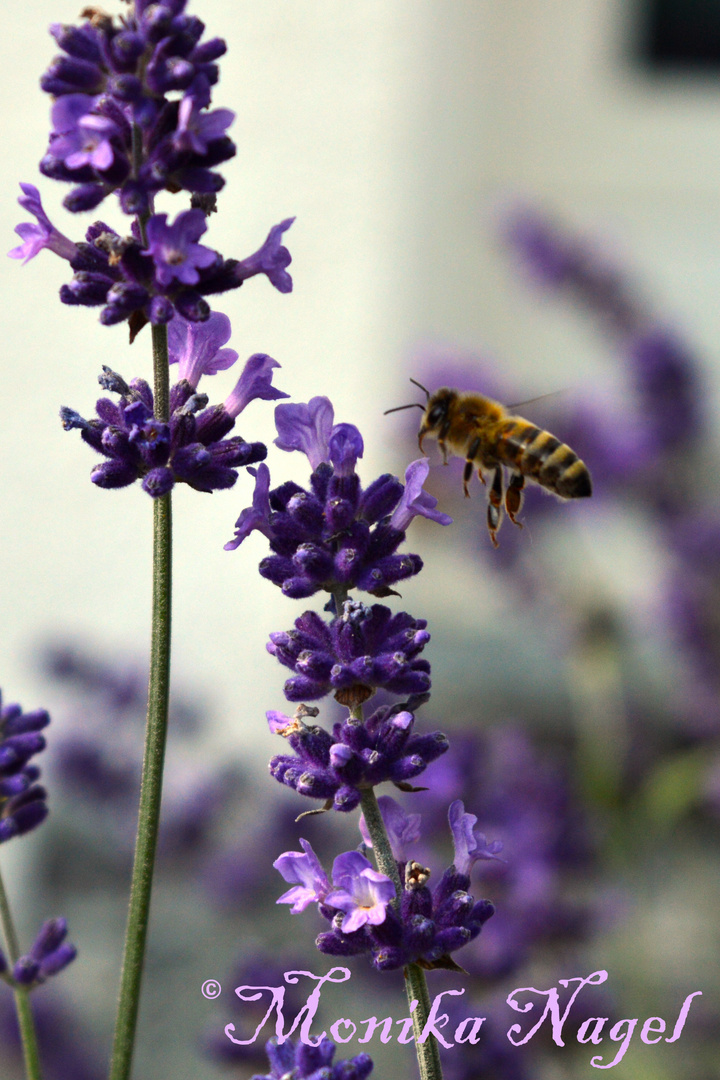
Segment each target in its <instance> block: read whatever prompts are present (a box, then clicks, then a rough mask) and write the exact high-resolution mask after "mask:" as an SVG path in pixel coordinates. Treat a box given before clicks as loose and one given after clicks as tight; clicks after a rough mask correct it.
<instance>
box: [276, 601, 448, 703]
mask: <svg viewBox="0 0 720 1080" xmlns="http://www.w3.org/2000/svg"><path fill="white" fill-rule="evenodd" d="M426 626H427V622H426V621H425V619H413V618H412V617H411V616H410V615H408V614H407V613H406V612H404V611H401V612H399V613H397V614H395V615H393V613H392V612H391V611H390V609H389V608H386V607H384V606H383V605H382V604H373V605H372V607H366V605H365V604H362V603H360V602H358V601H352V600H346V601H345V602H344V604H343V609H342V614H341V615H339V616H337V617H336V618H334V619H333V620H332V621H331V622H330V623H329V624H328V623H325V622H324V621H323V619H321V618H320V616H319V615H317V614H316V612H314V611H306V612H305V613H304V614H303V615H301V616H300V617H299V618H298V619H296V620H295V629H294V630H290V631H289V632H287V633H273V634H271V635H270V642H269V644H268V645H267V650H268V652H269V653H271V654H272V655H273V656H275V657H276V658H277V659H278V660H279V661H280V663H281V664H284V665H285V666H286V667H289V668H291V669H292V670H293V671H294V672H295V677H294V678H292V679H288V681H287V682H286V683H285V697H286V698H287V699H288V701H301V700H304V701H314V700H316V699H317V698H321V697H324V696H325V695H326V694H328V693H330V692H334V693H335V697H336V699H337V700H338V701H339V702H340V703H341V704H343V705H344V704H348V703H349V702H350V701H352V702H354V703H359V702H361V701H364V700H367V698H369V697H371V696H372V694H373V693H374V692H375V690H377V689H378V688H380V687H382V688H384V689H386V690H389V691H390V692H391V693H394V694H423V693H425V692H426V691H427V690H429V689H430V664H429V663H428V662H427V660H419V659H417V656H418V654H419V653H420V652H422V650H423V648H424V647H425V645H426V644H427V642H428V641H429V640H430V635H429V634H428V632H427V630H426V629H425V628H426Z"/></svg>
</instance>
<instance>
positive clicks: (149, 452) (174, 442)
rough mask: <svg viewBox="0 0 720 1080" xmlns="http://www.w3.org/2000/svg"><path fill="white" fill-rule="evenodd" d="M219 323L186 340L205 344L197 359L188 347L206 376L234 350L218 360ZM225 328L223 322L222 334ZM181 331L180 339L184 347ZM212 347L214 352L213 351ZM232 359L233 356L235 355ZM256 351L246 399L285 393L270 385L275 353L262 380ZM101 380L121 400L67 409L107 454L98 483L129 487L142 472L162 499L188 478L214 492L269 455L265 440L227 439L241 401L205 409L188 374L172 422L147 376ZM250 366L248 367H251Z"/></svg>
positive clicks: (68, 420)
mask: <svg viewBox="0 0 720 1080" xmlns="http://www.w3.org/2000/svg"><path fill="white" fill-rule="evenodd" d="M217 331H218V327H217V326H216V325H215V324H213V325H212V326H211V328H210V330H209V331H208V332H207V334H199V335H198V334H194V335H190V334H189V333H188V334H187V338H186V342H185V344H186V345H187V342H188V341H190V342H191V345H192V344H194V345H196V346H198V358H197V359H196V360H193V359H192V356H191V347H190V348H189V349H185V351H184V353H183V364H184V368H185V369H186V370H188V371H189V372H190V373H191V374H192V377H193V378H195V379H197V380H199V378H200V375H201V373H202V371H201V369H202V370H204V371H205V372H206V373H207V372H208V371H211V370H219V369H220V367H222V366H223V365H224V359H226V358H227V354H228V353H230V352H232V350H221V352H223V353H225V358H224V359H222V360H221V362H220V364H218V357H217V353H216V352H213V349H212V344H213V341H215V340H218V338H217V337H216V333H217ZM223 335H224V329H223V330H221V331H220V333H219V336H220V337H222V336H223ZM181 338H182V334H181V335H179V338H178V340H179V342H180V345H181V346H182V340H181ZM206 346H207V351H206ZM230 362H232V361H230ZM257 366H258V365H257V357H256V356H255V357H250V360H249V361H248V363H247V365H246V370H245V372H243V376H241V380H240V381H241V383H242V381H243V379H245V382H246V394H245V399H246V402H245V403H247V402H248V401H250V400H252V398H253V396H254V397H267V396H269V395H270V394H272V393H276V394H281V393H282V391H275V390H274V389H273V388H272V387H271V386H270V379H271V377H272V368H273V367H279V364H277V362H276V361H274V360H272V359H271V358H270V357H263V360H262V364H261V366H262V369H263V376H262V378H261V379H260V380H259V381H258V379H257V378H256V374H257ZM103 371H104V374H103V375H102V376H100V383H101V385H102V386H104V387H105V388H106V389H109V390H111V391H113V392H114V393H117V394H119V395H120V401H119V403H118V404H117V405H116V404H114V403H113V402H112V401H110V399H109V398H101V399H100V400H99V401H98V403H97V419H92V420H85V419H84V418H83V417H82V416H80V415H79V414H78V413H76V412H74V411H73V410H72V409H68V408H63V409H61V410H60V418H61V421H62V425H63V427H64V428H65V430H66V431H70V430H72V429H73V428H78V429H79V430H80V432H81V435H82V438H83V439H84V441H85V442H86V443H87V444H88V445H89V446H91V447H92V448H93V450H96V451H97V452H98V453H100V454H102V455H103V456H104V457H106V458H107V459H108V460H107V461H106V462H105V463H104V464H101V465H96V466H95V468H94V469H93V471H92V473H91V477H90V478H91V480H92V482H93V483H94V484H97V485H98V487H104V488H118V487H127V486H128V484H132V483H134V481H135V480H138V479H139V478H140V477H142V478H143V480H142V487H143V490H144V491H146V492H147V493H148V495H150V496H151V497H152V498H159V497H160V496H162V495H166V494H167V493H168V492H169V491H171V490H172V488H173V486H174V485H175V484H176V483H185V484H188V485H189V486H190V487H192V488H195V490H196V491H206V492H212V491H216V490H218V489H221V488H229V487H232V486H233V484H234V483H235V481H236V480H237V476H238V473H237V470H238V468H240V467H242V466H245V465H252V464H253V463H255V462H258V461H262V460H263V459H264V457H265V456H266V454H267V448H266V447H265V445H264V444H263V443H259V442H257V443H247V442H245V441H244V440H243V439H241V438H240V437H239V436H234V437H233V438H229V439H228V438H225V437H224V436H226V435H227V434H228V433H229V432H230V431H231V430H232V428H233V427H234V426H235V415H236V414H235V413H234V408H235V405H236V401H235V400H234V399H233V401H232V402H231V410H228V409H226V408H225V407H224V406H223V405H220V406H215V407H213V408H206V406H207V397H206V396H205V395H204V394H197V393H195V387H194V386H193V384H192V383H191V382H189V381H188V380H187V379H181V381H180V382H178V383H176V384H175V385H174V386H173V387H172V389H171V392H170V409H171V415H170V420H169V422H167V423H166V422H165V421H162V420H158V419H157V418H156V417H155V415H154V412H153V407H154V403H153V393H152V390H151V389H150V387H149V385H148V384H147V383H146V382H145V380H144V379H133V380H132V381H131V382H130V383H129V384H128V383H126V382H125V380H124V379H123V378H122V377H121V376H119V375H117V374H116V373H115V372H113V371H110V369H109V368H104V369H103ZM246 373H248V374H246Z"/></svg>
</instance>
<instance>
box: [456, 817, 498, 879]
mask: <svg viewBox="0 0 720 1080" xmlns="http://www.w3.org/2000/svg"><path fill="white" fill-rule="evenodd" d="M448 820H449V822H450V830H451V832H452V836H453V843H454V845H455V858H454V860H453V862H454V865H455V869H456V870H457V871H458V873H459V874H468V875H469V874H470V870H471V868H472V866H473V864H474V863H475V862H477V860H478V859H499V860H500V862H504V860H503V859H500V852H501V851H502V849H503V844H502V841H501V840H493V842H492V843H491V844H488V842H487V840H486V839H485V835H484V834H483V833H476V832H475V831H474V829H475V826H476V825H477V817H476V816H475V814H466V813H465V807H464V806H463V804H462V801H461V800H460V799H456V800H455V802H454V803H452V804H451V805H450V809H449V810H448Z"/></svg>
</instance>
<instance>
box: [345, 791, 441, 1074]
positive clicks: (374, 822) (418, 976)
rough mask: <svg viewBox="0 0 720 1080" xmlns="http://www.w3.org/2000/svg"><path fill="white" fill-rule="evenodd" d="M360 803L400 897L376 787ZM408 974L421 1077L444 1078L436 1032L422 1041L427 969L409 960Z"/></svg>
mask: <svg viewBox="0 0 720 1080" xmlns="http://www.w3.org/2000/svg"><path fill="white" fill-rule="evenodd" d="M360 806H361V808H362V812H363V816H364V817H365V824H366V825H367V829H368V832H369V833H370V839H371V840H372V843H373V854H374V855H375V863H376V865H377V868H378V870H379V871H380V873H381V874H385V875H386V876H387V877H389V878H390V880H391V881H392V883H393V885H394V886H395V891H396V893H397V895H398V897H400V895H401V893H402V884H401V881H400V875H399V874H398V868H397V863H396V862H395V857H394V855H393V853H392V850H391V848H390V841H389V840H388V838H387V833H386V831H385V825H384V823H383V819H382V815H381V814H380V808H379V806H378V803H377V798H376V797H375V789H374V788H368V789H367V790H365V791H364V792H363V793H362V797H361V799H360ZM404 975H405V992H406V993H407V998H408V1004H409V1005H410V1008H411V1009H412V1006H413V1002H414V1001H415V1002H417V1005H416V1006H415V1010H414V1011H413V1012H412V1021H413V1032H414V1034H415V1051H416V1053H417V1059H418V1067H419V1069H420V1078H421V1080H442V1066H441V1065H440V1053H439V1051H438V1045H437V1041H436V1039H435V1036H434V1035H432V1034H430V1035H428V1037H427V1039H426V1040H425V1042H420V1036H421V1034H422V1032H423V1029H424V1027H425V1024H426V1023H427V1019H428V1016H429V1015H430V994H429V993H428V988H427V980H426V979H425V972H424V971H423V969H422V968H421V967H419V966H418V965H417V964H408V965H407V967H406V968H405V971H404Z"/></svg>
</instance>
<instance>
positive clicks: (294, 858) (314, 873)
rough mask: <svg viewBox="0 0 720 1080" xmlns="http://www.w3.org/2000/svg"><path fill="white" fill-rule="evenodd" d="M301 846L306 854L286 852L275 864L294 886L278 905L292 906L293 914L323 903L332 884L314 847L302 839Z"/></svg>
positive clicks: (279, 900)
mask: <svg viewBox="0 0 720 1080" xmlns="http://www.w3.org/2000/svg"><path fill="white" fill-rule="evenodd" d="M300 844H301V845H302V849H303V852H304V854H301V852H299V851H286V852H285V853H284V854H283V855H281V856H280V857H279V858H278V859H276V860H275V862H274V863H273V866H274V867H275V869H276V870H279V871H280V873H281V874H282V876H283V877H284V878H285V880H286V881H287V882H290V884H292V885H293V886H294V888H292V889H289V890H288V891H287V892H286V893H283V895H282V896H281V897H280V898H279V899H278V900H277V901H276V903H278V904H292V905H293V907H292V912H293V914H296V913H297V912H299V911H304V910H305V908H306V907H307V906H308V904H312V903H314V902H316V901H322V900H323V899H324V898H325V896H326V895H327V893H328V892H329V890H330V882H329V881H328V879H327V875H326V874H325V871H324V870H323V868H322V865H321V863H320V860H319V859H318V857H317V855H316V854H315V852H314V851H313V849H312V847H311V846H310V844H309V843H308V842H307V840H303V839H301V840H300Z"/></svg>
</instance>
